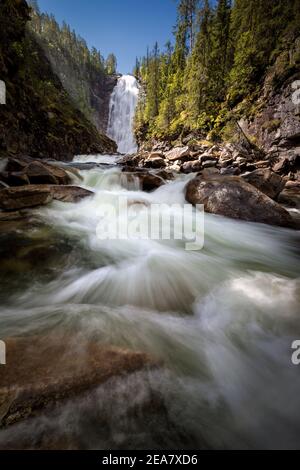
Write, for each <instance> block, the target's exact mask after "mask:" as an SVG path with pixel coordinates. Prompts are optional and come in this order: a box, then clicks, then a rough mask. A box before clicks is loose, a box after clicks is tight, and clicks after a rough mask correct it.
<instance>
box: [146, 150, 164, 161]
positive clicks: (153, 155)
mask: <svg viewBox="0 0 300 470" xmlns="http://www.w3.org/2000/svg"><path fill="white" fill-rule="evenodd" d="M156 158H164V153H163V152H162V151H159V150H157V151H155V152H154V151H153V152H150V154H149V157H148V160H153V159H156Z"/></svg>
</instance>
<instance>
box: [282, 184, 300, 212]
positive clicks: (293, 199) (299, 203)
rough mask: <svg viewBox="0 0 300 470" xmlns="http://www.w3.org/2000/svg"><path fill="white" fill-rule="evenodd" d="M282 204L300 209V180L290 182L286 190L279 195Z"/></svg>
mask: <svg viewBox="0 0 300 470" xmlns="http://www.w3.org/2000/svg"><path fill="white" fill-rule="evenodd" d="M278 201H279V202H280V203H281V204H286V205H287V206H290V207H294V208H296V209H300V180H297V181H288V182H287V183H286V185H285V188H284V190H283V191H282V192H281V193H280V194H279V196H278Z"/></svg>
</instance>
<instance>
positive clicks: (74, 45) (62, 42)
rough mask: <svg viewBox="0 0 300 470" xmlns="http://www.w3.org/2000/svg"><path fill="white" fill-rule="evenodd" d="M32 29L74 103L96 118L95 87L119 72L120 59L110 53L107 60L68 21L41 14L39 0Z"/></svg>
mask: <svg viewBox="0 0 300 470" xmlns="http://www.w3.org/2000/svg"><path fill="white" fill-rule="evenodd" d="M30 3H31V7H32V11H31V21H30V23H29V29H30V31H31V32H33V33H34V35H35V36H36V38H37V40H38V41H39V44H40V45H41V46H42V48H43V50H44V51H45V53H46V55H47V57H48V59H49V60H50V62H51V65H52V67H53V69H54V70H55V72H56V73H57V75H58V76H59V78H60V80H61V82H62V84H63V86H64V88H65V89H66V90H67V91H68V93H69V95H70V96H71V98H72V100H73V102H74V104H75V105H76V106H77V107H78V109H80V111H82V112H83V113H84V115H85V116H86V117H87V118H88V119H89V120H92V121H94V123H95V124H96V125H98V123H97V120H96V119H95V120H94V115H95V109H94V106H95V104H94V94H95V93H93V87H94V86H95V88H96V89H97V87H99V86H101V85H102V84H103V83H104V81H105V78H106V77H107V75H111V74H115V73H116V68H117V59H116V57H115V55H114V54H109V56H108V57H107V59H106V60H104V58H103V57H102V55H101V53H100V51H98V50H97V49H96V48H95V47H92V48H91V49H89V48H88V46H87V44H86V41H85V40H84V39H83V38H81V37H80V36H78V35H77V34H76V33H75V31H72V30H71V28H70V26H69V25H68V24H66V23H65V22H63V23H62V25H61V26H60V25H59V24H58V23H57V22H56V20H55V18H54V16H53V15H48V14H44V13H40V12H39V10H38V4H37V1H36V0H31V2H30Z"/></svg>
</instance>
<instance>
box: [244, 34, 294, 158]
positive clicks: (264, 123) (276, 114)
mask: <svg viewBox="0 0 300 470" xmlns="http://www.w3.org/2000/svg"><path fill="white" fill-rule="evenodd" d="M299 58H300V37H298V38H297V39H296V40H295V42H294V44H293V45H292V47H291V48H290V49H289V50H286V51H284V52H283V53H282V54H281V55H279V57H278V58H277V60H276V62H275V64H274V66H273V67H271V69H270V70H269V72H268V74H267V76H266V79H265V82H264V87H263V90H262V94H261V97H260V98H259V100H258V102H257V105H256V106H257V112H256V113H255V115H254V117H252V118H251V119H242V120H241V121H240V124H241V126H242V128H243V130H244V131H245V132H246V133H247V134H248V135H249V136H250V137H254V139H255V141H256V143H257V144H258V145H259V146H260V147H262V148H263V149H264V150H265V151H266V152H267V153H269V152H276V153H279V154H280V153H286V152H290V153H294V154H296V153H299V155H300V71H299V65H298V64H299Z"/></svg>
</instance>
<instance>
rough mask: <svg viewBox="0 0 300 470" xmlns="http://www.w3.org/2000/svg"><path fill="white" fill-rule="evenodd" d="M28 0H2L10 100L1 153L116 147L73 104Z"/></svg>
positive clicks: (0, 66) (61, 155) (0, 53)
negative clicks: (32, 27)
mask: <svg viewBox="0 0 300 470" xmlns="http://www.w3.org/2000/svg"><path fill="white" fill-rule="evenodd" d="M29 20H30V9H29V7H28V4H27V3H26V1H25V0H1V4H0V70H1V77H0V78H1V80H3V81H4V82H5V83H6V89H7V103H6V105H1V106H0V156H1V157H5V156H7V155H24V154H27V155H28V154H29V155H31V156H34V157H39V158H49V157H50V158H56V159H61V160H67V159H71V158H72V156H73V155H74V154H78V153H81V154H82V153H100V152H105V153H108V152H114V151H115V150H116V145H115V143H114V142H113V141H111V140H110V139H109V138H108V137H106V136H105V135H102V134H100V133H99V132H98V131H97V129H96V128H95V127H94V126H93V125H92V124H91V123H90V121H89V120H88V119H87V118H86V117H85V116H84V115H83V114H82V113H81V112H80V111H78V109H76V107H75V106H74V104H73V103H72V101H71V99H70V97H69V95H68V94H67V93H66V91H65V90H64V88H63V86H62V84H61V81H60V80H59V78H58V77H57V76H56V74H55V73H54V72H53V70H52V67H51V64H50V62H49V61H48V59H47V57H46V56H45V53H44V52H43V50H42V49H41V47H40V45H39V44H38V43H37V41H36V39H35V37H34V36H33V34H32V33H30V32H28V31H26V24H27V22H28V21H29Z"/></svg>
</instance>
